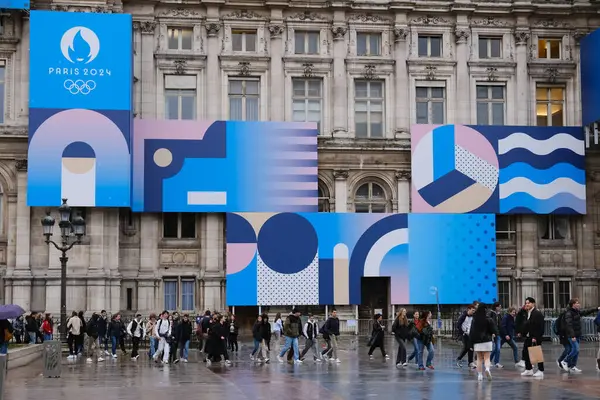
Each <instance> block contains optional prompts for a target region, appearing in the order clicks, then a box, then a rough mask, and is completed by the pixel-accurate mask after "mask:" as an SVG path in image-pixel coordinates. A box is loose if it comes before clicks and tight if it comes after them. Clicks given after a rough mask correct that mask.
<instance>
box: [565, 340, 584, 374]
mask: <svg viewBox="0 0 600 400" xmlns="http://www.w3.org/2000/svg"><path fill="white" fill-rule="evenodd" d="M580 340H581V338H576V339H575V341H573V339H572V338H569V342H570V344H571V351H570V352H569V355H568V356H567V362H568V363H569V368H573V367H575V366H576V365H577V360H578V359H579V342H580Z"/></svg>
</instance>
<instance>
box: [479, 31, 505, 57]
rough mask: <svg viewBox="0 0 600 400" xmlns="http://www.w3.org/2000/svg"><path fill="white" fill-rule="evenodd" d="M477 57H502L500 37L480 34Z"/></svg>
mask: <svg viewBox="0 0 600 400" xmlns="http://www.w3.org/2000/svg"><path fill="white" fill-rule="evenodd" d="M479 58H481V59H488V58H502V38H499V37H481V36H480V37H479Z"/></svg>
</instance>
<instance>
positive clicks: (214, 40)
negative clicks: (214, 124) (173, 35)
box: [205, 20, 227, 120]
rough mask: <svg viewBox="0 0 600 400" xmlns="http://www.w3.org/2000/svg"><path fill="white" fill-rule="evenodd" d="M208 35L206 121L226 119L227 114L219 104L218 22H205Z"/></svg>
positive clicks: (219, 27)
mask: <svg viewBox="0 0 600 400" xmlns="http://www.w3.org/2000/svg"><path fill="white" fill-rule="evenodd" d="M205 27H206V32H207V34H208V40H207V45H206V47H207V51H206V82H207V84H206V87H207V90H208V93H209V97H208V98H210V101H209V102H208V119H209V120H216V119H222V118H224V117H226V116H227V115H226V114H227V113H226V112H225V111H222V110H221V109H222V108H223V107H222V103H221V71H220V67H219V30H221V25H220V22H219V21H218V20H215V21H211V22H209V21H207V22H206V25H205Z"/></svg>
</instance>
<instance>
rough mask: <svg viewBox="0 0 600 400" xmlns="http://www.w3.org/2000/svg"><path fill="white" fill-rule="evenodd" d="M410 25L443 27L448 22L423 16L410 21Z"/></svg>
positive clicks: (435, 17)
mask: <svg viewBox="0 0 600 400" xmlns="http://www.w3.org/2000/svg"><path fill="white" fill-rule="evenodd" d="M410 23H411V24H412V25H444V24H449V23H450V21H449V20H447V19H444V18H442V17H438V16H431V15H424V16H421V17H418V18H415V19H413V20H411V21H410Z"/></svg>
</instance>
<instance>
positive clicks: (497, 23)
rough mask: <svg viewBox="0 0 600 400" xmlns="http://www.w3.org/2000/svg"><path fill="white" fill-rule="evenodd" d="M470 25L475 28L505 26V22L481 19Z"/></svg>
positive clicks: (488, 18) (473, 21)
mask: <svg viewBox="0 0 600 400" xmlns="http://www.w3.org/2000/svg"><path fill="white" fill-rule="evenodd" d="M471 24H472V25H475V26H506V25H507V23H506V21H502V20H499V19H497V18H494V17H484V18H482V19H476V20H472V21H471Z"/></svg>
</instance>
